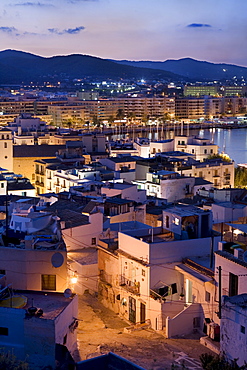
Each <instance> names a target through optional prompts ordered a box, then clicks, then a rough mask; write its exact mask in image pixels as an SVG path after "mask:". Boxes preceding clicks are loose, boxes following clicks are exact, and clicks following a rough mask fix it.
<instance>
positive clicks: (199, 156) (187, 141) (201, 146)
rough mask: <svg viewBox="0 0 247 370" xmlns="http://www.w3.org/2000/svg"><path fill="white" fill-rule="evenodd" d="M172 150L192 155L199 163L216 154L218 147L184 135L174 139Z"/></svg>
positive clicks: (206, 141)
mask: <svg viewBox="0 0 247 370" xmlns="http://www.w3.org/2000/svg"><path fill="white" fill-rule="evenodd" d="M174 150H178V151H184V152H186V153H190V154H193V155H195V159H196V160H199V161H201V162H202V161H204V159H206V158H208V156H210V155H213V154H218V146H217V145H216V144H212V143H210V140H209V139H205V138H199V137H194V136H186V135H181V136H176V137H175V138H174Z"/></svg>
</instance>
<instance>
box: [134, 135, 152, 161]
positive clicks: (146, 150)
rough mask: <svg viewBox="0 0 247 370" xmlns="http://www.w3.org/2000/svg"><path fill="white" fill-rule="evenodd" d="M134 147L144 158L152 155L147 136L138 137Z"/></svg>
mask: <svg viewBox="0 0 247 370" xmlns="http://www.w3.org/2000/svg"><path fill="white" fill-rule="evenodd" d="M133 147H134V148H135V149H136V151H137V155H138V156H139V157H142V158H149V157H150V142H149V139H146V138H136V139H135V141H134V143H133Z"/></svg>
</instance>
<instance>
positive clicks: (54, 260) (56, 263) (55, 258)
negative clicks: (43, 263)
mask: <svg viewBox="0 0 247 370" xmlns="http://www.w3.org/2000/svg"><path fill="white" fill-rule="evenodd" d="M63 262H64V257H63V255H62V254H61V253H59V252H57V253H54V254H53V255H52V257H51V264H52V266H53V267H56V268H58V267H61V266H62V264H63Z"/></svg>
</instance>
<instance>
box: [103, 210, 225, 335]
mask: <svg viewBox="0 0 247 370" xmlns="http://www.w3.org/2000/svg"><path fill="white" fill-rule="evenodd" d="M185 208H186V207H182V208H181V210H180V213H179V212H178V211H176V208H171V209H169V210H167V211H166V213H165V214H164V221H163V222H164V224H165V225H166V223H167V217H169V220H170V222H169V225H170V226H171V224H172V225H173V224H174V225H175V222H176V223H177V225H176V226H177V229H176V230H175V231H176V232H173V231H171V230H170V229H169V228H166V226H165V228H164V227H163V228H152V227H149V228H148V229H145V230H144V229H143V228H140V230H136V229H135V230H133V231H132V230H130V231H122V232H119V234H118V247H117V246H116V243H115V240H114V239H112V240H110V239H107V238H106V239H103V240H100V241H99V273H100V282H99V297H100V299H101V300H102V302H103V303H104V304H105V305H106V306H107V307H109V308H111V309H113V310H114V311H115V312H117V313H119V314H120V315H121V316H123V317H124V318H125V319H127V320H129V321H130V322H131V323H133V324H136V323H138V325H139V323H140V324H141V325H142V324H143V325H150V326H151V327H152V328H154V329H156V330H165V331H166V336H167V337H172V336H175V335H182V334H188V333H190V332H192V330H193V328H199V329H200V330H201V329H202V328H203V319H204V317H205V315H209V313H208V305H209V303H208V302H207V301H206V299H205V291H206V290H209V291H210V293H211V300H210V307H211V306H213V305H214V284H213V274H214V271H213V268H212V267H211V268H206V267H205V268H204V269H203V267H201V266H200V270H199V271H198V266H199V263H198V262H197V264H194V266H193V267H192V263H191V264H190V267H188V266H186V267H185V264H184V263H182V261H183V259H184V258H186V259H187V258H190V259H195V258H199V259H200V257H202V256H208V258H207V259H208V260H210V258H209V256H210V251H211V254H212V253H213V251H214V250H216V249H217V242H218V240H219V236H215V240H214V244H213V245H212V240H211V237H210V227H211V215H210V212H204V211H202V210H199V209H196V208H194V212H193V209H192V207H187V208H186V209H187V210H185ZM182 210H183V211H182ZM204 217H206V218H205V219H204ZM177 218H178V221H177ZM192 222H194V224H193V227H194V234H192V233H190V232H188V231H187V234H186V235H185V233H183V229H184V228H185V229H186V225H187V226H188V227H191V228H192V226H191V225H190V224H192ZM114 243H115V244H114ZM199 246H200V247H199ZM187 264H188V263H187ZM195 265H196V268H195ZM196 270H197V271H196ZM207 284H209V285H210V287H208V288H207V289H206V285H207ZM198 288H199V290H198ZM180 297H181V298H182V300H180ZM185 305H186V306H185ZM204 309H205V312H204ZM210 312H211V311H210ZM211 314H212V315H213V313H212V312H211ZM211 314H210V316H211ZM185 318H186V319H185ZM197 325H198V326H197Z"/></svg>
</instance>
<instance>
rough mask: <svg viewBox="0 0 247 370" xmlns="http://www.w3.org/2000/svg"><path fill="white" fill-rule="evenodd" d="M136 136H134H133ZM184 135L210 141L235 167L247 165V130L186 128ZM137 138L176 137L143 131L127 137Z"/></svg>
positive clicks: (172, 134) (168, 132)
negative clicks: (226, 155) (227, 156)
mask: <svg viewBox="0 0 247 370" xmlns="http://www.w3.org/2000/svg"><path fill="white" fill-rule="evenodd" d="M133 134H134V135H133ZM175 134H176V135H180V134H181V131H180V129H179V130H177V131H175ZM183 134H184V135H195V136H199V137H202V138H203V137H204V138H207V139H210V141H211V142H212V143H214V144H216V145H218V147H219V153H226V154H228V155H229V157H230V158H231V159H232V160H234V162H235V166H237V165H238V164H243V163H246V164H247V128H234V129H227V128H209V129H208V128H207V129H204V128H202V127H200V128H198V129H189V128H188V127H184V131H183ZM133 136H134V137H136V136H139V137H149V138H150V139H152V140H161V139H172V138H173V137H174V131H168V130H167V131H161V130H160V131H158V132H154V131H153V132H152V133H151V132H149V131H146V130H143V132H138V133H136V134H135V133H133V132H130V134H129V135H127V137H129V138H130V139H132V138H133ZM124 137H125V138H126V135H113V136H112V140H117V139H120V138H124Z"/></svg>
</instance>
